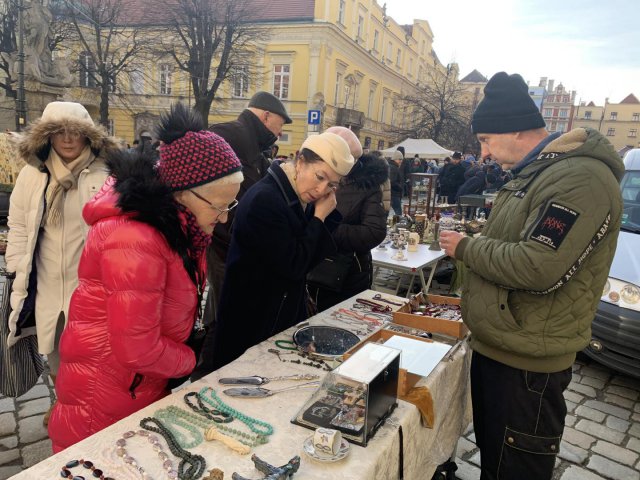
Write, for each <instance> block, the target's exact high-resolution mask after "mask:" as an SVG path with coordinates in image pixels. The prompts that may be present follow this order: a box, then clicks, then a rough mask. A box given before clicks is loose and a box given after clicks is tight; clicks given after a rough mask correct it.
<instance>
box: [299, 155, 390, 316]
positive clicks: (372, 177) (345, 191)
mask: <svg viewBox="0 0 640 480" xmlns="http://www.w3.org/2000/svg"><path fill="white" fill-rule="evenodd" d="M388 177H389V166H388V164H387V162H386V161H385V160H384V158H382V156H381V154H380V153H379V152H372V153H370V154H367V155H363V156H362V157H360V159H359V160H358V161H357V162H356V164H355V165H354V167H353V169H352V170H351V172H349V175H347V176H346V177H345V178H344V179H343V181H342V184H341V185H340V187H339V188H338V190H337V192H336V199H337V201H338V211H339V212H340V213H341V214H342V223H341V224H340V225H339V226H338V228H336V230H335V231H334V232H333V235H332V236H333V240H334V241H335V243H336V246H337V248H338V253H340V254H348V255H351V256H352V257H353V262H352V265H351V268H350V270H349V272H348V273H347V277H346V279H345V283H344V288H343V290H342V291H339V292H336V291H332V290H328V289H325V288H320V287H318V286H314V285H312V284H311V283H310V284H309V293H310V295H311V298H312V299H314V300H315V301H316V304H317V306H318V311H322V310H326V309H328V308H330V307H332V306H334V305H335V304H337V303H339V302H341V301H343V300H346V299H347V298H349V297H352V296H353V295H356V294H358V293H360V292H362V291H363V290H366V289H368V288H371V283H372V280H373V263H372V259H371V249H372V248H374V247H376V246H377V245H379V244H380V243H381V242H382V241H383V240H384V238H385V236H386V234H387V222H386V220H387V216H386V214H385V211H384V208H383V206H382V190H381V188H380V186H381V185H382V184H383V183H384V182H386V180H387V178H388Z"/></svg>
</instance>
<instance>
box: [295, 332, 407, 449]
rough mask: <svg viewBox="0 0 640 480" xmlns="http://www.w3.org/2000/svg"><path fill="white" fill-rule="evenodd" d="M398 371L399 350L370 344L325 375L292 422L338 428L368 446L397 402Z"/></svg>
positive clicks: (313, 426)
mask: <svg viewBox="0 0 640 480" xmlns="http://www.w3.org/2000/svg"><path fill="white" fill-rule="evenodd" d="M399 371H400V350H397V349H395V348H391V347H388V346H386V345H378V344H374V343H371V344H368V345H367V346H365V347H363V348H361V349H360V350H359V351H358V353H357V354H355V355H351V358H349V359H348V360H345V361H344V362H343V363H342V364H341V365H340V366H339V367H337V368H336V369H335V370H333V371H332V372H329V373H328V374H327V375H326V377H325V379H324V381H323V382H322V385H321V386H320V387H319V388H318V389H317V390H316V391H315V392H314V394H313V395H312V396H311V398H310V399H309V400H308V401H307V402H305V404H304V405H303V407H302V408H301V409H300V411H299V412H298V413H297V414H296V415H295V417H293V418H292V419H291V422H292V423H294V424H296V425H300V426H303V427H306V428H310V429H316V428H318V427H324V428H332V429H335V430H339V431H340V432H341V433H342V436H343V437H344V438H346V439H347V440H349V441H351V442H353V443H355V444H357V445H361V446H363V447H366V446H367V442H369V440H371V438H372V437H373V436H374V434H375V432H376V431H377V430H378V428H379V427H380V426H381V425H382V424H383V423H384V420H385V419H386V418H387V417H388V416H389V415H391V412H393V410H394V409H395V407H396V406H397V388H398V387H397V384H398V376H399Z"/></svg>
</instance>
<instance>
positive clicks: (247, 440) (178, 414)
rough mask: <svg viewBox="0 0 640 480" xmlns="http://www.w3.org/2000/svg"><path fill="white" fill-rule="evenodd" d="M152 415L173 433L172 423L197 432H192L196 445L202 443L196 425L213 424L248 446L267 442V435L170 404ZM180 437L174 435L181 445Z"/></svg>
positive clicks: (202, 426)
mask: <svg viewBox="0 0 640 480" xmlns="http://www.w3.org/2000/svg"><path fill="white" fill-rule="evenodd" d="M154 416H155V417H156V418H159V419H161V420H162V421H163V422H165V425H166V426H167V428H168V429H169V430H171V432H172V433H174V427H173V425H177V426H179V427H183V428H185V429H186V430H189V431H190V432H194V430H195V431H196V432H197V433H195V432H194V437H196V436H197V437H198V438H200V441H199V442H198V444H196V445H199V444H200V443H202V433H201V432H200V431H199V430H198V428H197V427H200V428H201V429H204V430H207V429H209V428H210V427H212V426H215V427H216V428H217V429H218V430H220V431H221V432H223V433H224V434H225V435H228V436H230V437H234V438H236V439H237V440H238V441H239V442H240V443H242V444H244V445H246V446H248V447H257V446H258V445H264V444H265V443H267V442H268V440H267V437H266V436H264V435H252V434H250V433H246V432H243V431H241V430H238V429H235V428H231V427H229V426H227V425H223V424H220V423H217V422H211V421H207V420H205V419H204V418H202V417H201V416H200V415H196V414H194V413H191V412H188V411H186V410H184V409H182V408H179V407H176V406H174V405H170V406H168V407H167V408H163V409H161V410H158V411H157V412H156V413H155V414H154ZM187 425H188V426H187ZM192 429H194V430H192ZM182 437H183V436H181V435H176V439H177V440H178V443H180V444H181V445H182V443H181V442H182V441H183V438H182ZM194 441H195V440H194ZM196 445H194V446H196ZM182 446H183V448H192V447H186V446H184V445H182Z"/></svg>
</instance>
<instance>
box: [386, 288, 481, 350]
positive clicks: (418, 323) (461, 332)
mask: <svg viewBox="0 0 640 480" xmlns="http://www.w3.org/2000/svg"><path fill="white" fill-rule="evenodd" d="M423 295H424V294H423V293H419V294H418V298H422V297H423ZM427 301H428V302H429V303H443V304H447V305H460V298H458V297H445V296H442V295H427ZM421 303H425V302H424V301H422V302H421ZM393 323H397V324H398V325H404V326H406V327H411V328H418V329H420V330H425V331H427V332H435V333H442V334H443V335H448V336H450V337H455V338H458V339H461V338H463V337H464V336H465V335H466V334H467V333H468V332H469V329H468V328H467V326H466V325H465V324H464V323H463V322H462V321H459V322H458V321H454V320H447V319H444V318H435V317H428V316H425V315H415V314H413V313H411V306H410V305H409V304H406V305H403V306H402V307H400V309H398V311H397V312H393Z"/></svg>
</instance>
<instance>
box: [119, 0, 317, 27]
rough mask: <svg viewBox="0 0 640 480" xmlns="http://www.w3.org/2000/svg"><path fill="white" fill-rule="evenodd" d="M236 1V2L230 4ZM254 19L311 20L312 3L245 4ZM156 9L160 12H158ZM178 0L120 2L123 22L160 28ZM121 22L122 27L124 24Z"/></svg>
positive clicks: (255, 0)
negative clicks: (158, 26)
mask: <svg viewBox="0 0 640 480" xmlns="http://www.w3.org/2000/svg"><path fill="white" fill-rule="evenodd" d="M229 1H238V0H229ZM247 2H248V7H249V10H250V11H251V12H252V13H253V14H254V15H255V16H253V18H247V19H246V20H248V21H251V20H253V21H257V22H276V21H295V20H313V18H314V17H313V12H314V8H315V0H247ZM159 5H161V6H162V8H159ZM177 5H179V2H178V0H163V1H162V2H160V1H158V0H122V7H123V11H122V16H121V17H122V18H123V19H125V20H124V22H126V23H127V24H131V25H162V24H165V23H168V22H170V21H171V20H172V18H173V11H174V10H173V9H174V8H176V6H177ZM124 22H123V23H124Z"/></svg>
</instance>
